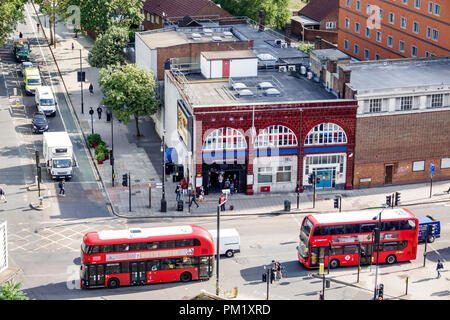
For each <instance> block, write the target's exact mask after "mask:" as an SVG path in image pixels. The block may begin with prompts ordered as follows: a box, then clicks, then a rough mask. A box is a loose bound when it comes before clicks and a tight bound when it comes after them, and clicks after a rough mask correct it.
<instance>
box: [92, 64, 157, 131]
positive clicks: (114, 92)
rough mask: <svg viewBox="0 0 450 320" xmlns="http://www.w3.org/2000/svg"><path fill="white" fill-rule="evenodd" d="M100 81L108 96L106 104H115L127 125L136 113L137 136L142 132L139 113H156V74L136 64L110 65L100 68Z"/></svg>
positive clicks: (105, 94) (112, 105) (113, 108)
mask: <svg viewBox="0 0 450 320" xmlns="http://www.w3.org/2000/svg"><path fill="white" fill-rule="evenodd" d="M99 84H100V86H102V92H103V95H104V96H105V98H104V99H103V101H102V104H104V105H106V106H110V107H112V111H113V114H114V116H115V117H116V119H118V120H119V121H120V122H122V123H123V124H125V125H127V124H128V123H129V122H130V117H131V116H133V117H134V120H135V122H136V135H135V136H136V137H139V136H141V133H140V131H139V117H143V116H148V115H152V114H154V113H156V111H157V109H158V105H159V101H158V100H157V98H156V96H155V87H156V83H155V80H154V77H153V74H152V73H151V72H149V71H147V70H144V69H141V68H139V67H138V66H137V65H136V64H126V65H122V66H121V65H115V66H108V67H106V68H104V69H102V70H100V80H99Z"/></svg>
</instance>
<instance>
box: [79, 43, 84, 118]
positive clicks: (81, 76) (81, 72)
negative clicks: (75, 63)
mask: <svg viewBox="0 0 450 320" xmlns="http://www.w3.org/2000/svg"><path fill="white" fill-rule="evenodd" d="M83 81H84V77H83V63H82V61H81V49H80V82H81V113H82V114H84V101H83Z"/></svg>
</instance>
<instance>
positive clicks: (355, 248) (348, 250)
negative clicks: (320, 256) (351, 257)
mask: <svg viewBox="0 0 450 320" xmlns="http://www.w3.org/2000/svg"><path fill="white" fill-rule="evenodd" d="M354 253H358V246H357V245H356V244H352V245H348V246H344V254H354Z"/></svg>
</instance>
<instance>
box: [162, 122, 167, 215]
mask: <svg viewBox="0 0 450 320" xmlns="http://www.w3.org/2000/svg"><path fill="white" fill-rule="evenodd" d="M165 137H166V130H164V129H163V134H162V143H161V154H162V176H163V179H162V196H161V212H167V201H166V191H165V181H166V155H165V153H166V142H165Z"/></svg>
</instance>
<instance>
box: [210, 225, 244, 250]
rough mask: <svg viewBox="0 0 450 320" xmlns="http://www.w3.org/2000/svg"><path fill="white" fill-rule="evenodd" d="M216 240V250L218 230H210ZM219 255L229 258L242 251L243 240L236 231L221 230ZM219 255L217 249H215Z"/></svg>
mask: <svg viewBox="0 0 450 320" xmlns="http://www.w3.org/2000/svg"><path fill="white" fill-rule="evenodd" d="M208 231H209V233H211V235H212V237H213V238H214V248H216V246H217V230H208ZM219 246H220V249H219V254H224V255H226V256H227V257H232V256H234V254H235V253H237V252H240V251H241V238H240V236H239V233H238V232H237V230H236V229H220V240H219ZM215 253H216V254H217V248H216V249H215Z"/></svg>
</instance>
